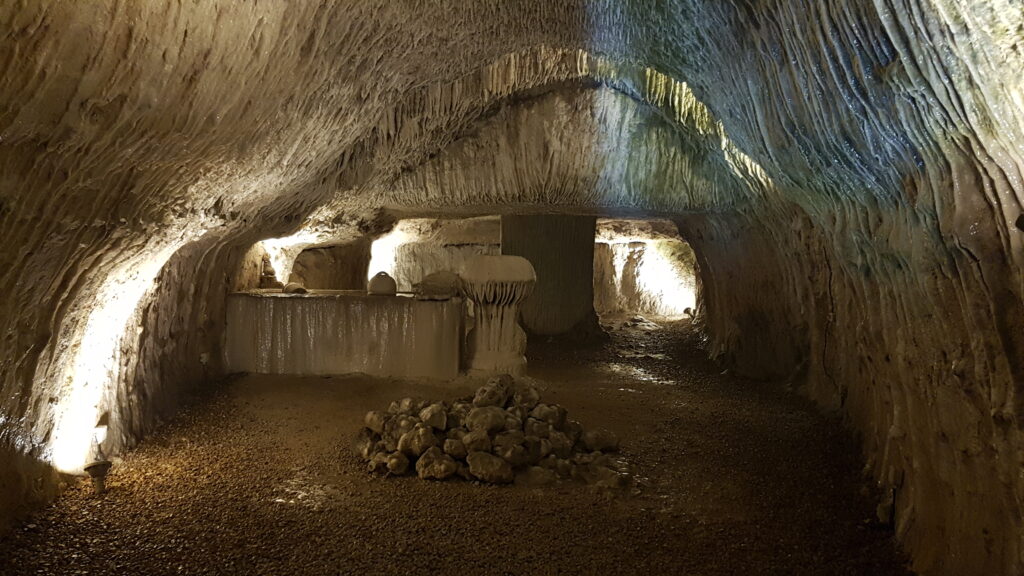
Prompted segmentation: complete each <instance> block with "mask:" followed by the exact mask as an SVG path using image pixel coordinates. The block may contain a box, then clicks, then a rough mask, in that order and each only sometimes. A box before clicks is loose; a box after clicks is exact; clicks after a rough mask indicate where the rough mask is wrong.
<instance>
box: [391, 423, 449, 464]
mask: <svg viewBox="0 0 1024 576" xmlns="http://www.w3.org/2000/svg"><path fill="white" fill-rule="evenodd" d="M438 444H439V442H438V439H437V436H435V435H434V431H433V430H432V429H431V428H430V427H429V426H427V425H425V424H417V425H416V427H415V428H413V429H412V430H410V431H409V432H406V433H405V434H403V435H402V437H401V438H400V439H399V440H398V451H399V452H401V453H402V454H405V455H406V456H409V457H411V458H418V457H419V456H420V455H421V454H423V453H424V452H426V451H427V450H429V449H430V448H433V447H435V446H437V445H438Z"/></svg>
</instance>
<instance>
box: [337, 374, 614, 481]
mask: <svg viewBox="0 0 1024 576" xmlns="http://www.w3.org/2000/svg"><path fill="white" fill-rule="evenodd" d="M365 424H366V427H365V428H363V429H362V430H361V431H360V432H359V434H358V436H357V437H356V438H355V440H354V441H353V449H354V450H355V452H356V454H357V455H358V456H359V457H360V458H362V459H363V460H365V461H366V462H367V463H368V467H369V470H370V472H373V473H379V474H386V475H395V476H402V475H406V474H412V473H414V472H415V474H416V475H418V476H419V477H420V478H422V479H425V480H426V479H430V480H445V479H448V478H454V477H459V478H463V479H466V480H477V481H481V482H487V483H490V484H508V483H511V482H513V481H515V482H517V483H523V484H527V485H544V484H550V483H552V482H556V481H558V480H575V481H578V482H583V483H586V484H589V485H593V486H596V487H599V488H625V487H628V486H629V485H630V484H631V483H632V476H631V474H630V472H629V466H628V464H627V463H626V462H625V460H624V459H622V458H621V457H619V456H617V455H615V453H617V452H618V449H619V439H618V437H616V435H615V434H613V433H612V432H609V431H608V430H603V429H593V430H585V429H584V428H583V426H582V425H581V424H580V423H579V422H577V421H575V420H572V419H570V418H569V417H568V412H567V411H566V409H565V408H563V407H562V406H559V405H557V404H545V403H543V402H541V397H540V393H539V392H538V390H537V387H536V386H535V385H534V384H533V383H532V382H530V381H528V380H527V379H519V380H516V379H513V378H512V377H511V376H509V375H502V376H497V377H494V378H491V379H490V380H488V381H487V383H486V384H485V385H483V386H481V387H480V388H479V389H478V390H477V391H476V394H475V395H474V396H472V397H465V398H461V399H458V400H455V401H454V402H451V403H449V402H443V401H442V402H431V401H428V400H420V399H414V398H403V399H402V400H399V401H397V402H392V403H391V406H389V407H388V409H387V411H377V410H374V411H371V412H368V413H367V414H366V419H365Z"/></svg>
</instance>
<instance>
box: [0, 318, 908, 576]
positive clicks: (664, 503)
mask: <svg viewBox="0 0 1024 576" xmlns="http://www.w3.org/2000/svg"><path fill="white" fill-rule="evenodd" d="M720 372H721V371H720V369H718V368H716V367H715V366H714V365H713V364H711V363H710V362H708V361H707V360H705V357H704V355H703V352H702V351H701V350H700V344H699V339H698V338H697V337H696V336H695V335H694V334H693V333H692V332H691V331H690V328H689V325H688V323H687V322H679V323H672V324H666V325H664V327H663V329H661V330H656V331H651V332H647V331H642V330H633V329H629V330H617V331H615V335H614V336H613V339H612V341H611V342H610V343H609V344H607V345H606V346H604V347H602V348H600V349H591V350H570V349H565V348H561V347H558V346H552V345H540V346H535V347H534V349H532V350H531V374H532V375H533V376H535V377H537V378H541V379H543V380H544V381H545V382H546V383H547V385H548V389H547V391H546V392H545V395H544V397H545V399H547V400H550V401H553V402H558V403H561V404H563V405H564V406H566V407H567V408H568V409H569V412H570V415H572V417H574V418H576V419H578V420H580V421H581V422H582V423H583V424H584V425H594V426H605V427H607V428H609V429H611V430H613V431H614V432H616V433H618V435H619V437H620V438H622V442H623V446H624V448H623V451H624V453H625V454H626V455H627V456H628V457H629V458H630V460H631V461H632V462H633V463H634V464H635V467H636V471H637V474H638V476H639V477H641V478H642V479H643V481H642V484H641V488H640V489H639V490H637V491H635V493H633V494H630V495H622V496H615V497H610V496H609V495H608V494H606V493H603V492H598V491H593V490H591V489H589V488H587V487H584V486H580V485H575V484H563V485H558V486H554V487H546V488H537V489H530V488H525V487H520V486H512V487H491V486H484V485H475V484H471V483H466V482H461V481H451V482H444V483H438V482H426V481H421V480H418V479H416V478H399V479H388V480H383V479H379V478H374V477H370V476H368V475H367V474H366V473H365V472H364V471H363V465H362V464H360V463H359V462H358V461H357V459H356V458H355V457H354V456H353V455H352V454H351V453H350V451H349V450H348V444H349V439H350V437H351V436H352V435H353V434H354V433H355V432H356V431H357V429H358V428H359V427H360V426H361V421H362V414H363V413H364V412H366V411H367V410H370V409H382V408H385V407H386V406H387V404H388V403H389V402H390V401H391V400H393V399H397V398H400V397H402V396H406V395H420V396H423V397H427V398H454V397H455V396H457V395H461V394H465V393H467V392H469V391H471V390H472V388H473V384H474V383H472V382H468V381H459V382H454V383H447V384H430V385H428V384H423V383H408V382H396V381H384V380H375V379H371V378H367V377H362V376H353V377H344V378H284V377H267V376H246V377H243V378H240V379H237V380H234V381H232V382H230V383H228V384H226V385H225V386H224V387H223V388H222V389H220V390H218V391H216V392H212V393H211V394H210V396H209V397H207V398H203V399H202V401H200V402H197V403H196V404H195V405H194V406H193V407H192V408H190V409H188V410H186V411H185V412H184V413H183V414H182V415H181V417H180V418H179V420H178V421H177V422H175V423H173V424H171V425H169V426H167V427H166V428H165V429H163V431H162V432H160V433H159V434H157V435H154V436H152V437H150V438H149V439H147V440H146V441H145V442H144V443H143V444H142V445H141V446H139V447H138V448H137V449H136V450H134V451H132V452H131V453H129V454H127V455H126V456H125V457H124V460H123V461H121V462H119V463H118V464H117V466H116V467H115V468H114V470H113V472H112V475H111V477H110V481H109V485H110V491H109V492H108V493H107V494H106V495H104V496H102V497H96V496H93V495H92V494H91V493H90V491H89V486H88V484H86V483H85V482H81V483H79V484H77V485H75V486H73V487H71V488H70V489H69V490H68V491H67V492H65V494H64V495H63V496H62V497H61V498H60V500H59V501H58V502H57V503H56V504H54V505H53V506H52V507H50V508H49V509H47V510H44V511H42V512H40V513H39V514H38V515H37V516H36V517H34V518H31V519H29V520H28V521H27V522H26V523H25V524H24V525H23V526H22V527H21V528H19V529H16V530H15V531H14V532H12V533H10V534H9V535H7V536H6V537H4V539H3V540H0V574H4V575H16V574H61V575H64V574H132V575H136V574H138V575H150V574H154V575H156V574H393V573H405V574H428V573H429V574H689V575H698V574H708V575H712V574H714V575H717V574H722V575H725V574H728V575H734V574H786V575H794V574H814V575H844V574H850V575H852V574H865V575H872V576H875V575H879V576H881V575H888V574H907V573H908V572H906V570H905V568H904V567H903V565H904V559H903V558H902V557H901V555H900V554H899V552H898V551H897V550H896V548H895V546H894V544H893V540H892V534H891V532H889V531H887V530H885V529H883V528H881V527H879V526H877V525H876V524H875V523H874V522H873V521H872V517H873V510H874V504H873V503H872V494H871V491H870V489H869V488H868V487H867V485H866V484H865V482H864V481H863V480H862V479H861V475H860V469H861V464H860V462H859V458H858V451H857V447H856V444H855V443H854V442H853V440H852V439H851V438H850V436H849V435H848V434H846V433H845V432H844V431H843V430H842V428H841V426H840V425H839V423H838V422H837V421H834V420H832V419H829V418H827V417H825V416H822V415H820V414H819V413H818V412H816V411H815V410H814V408H813V407H812V406H811V405H810V404H809V403H807V402H806V401H804V400H803V399H801V398H799V397H798V396H796V395H795V394H794V393H792V392H790V391H788V390H787V389H785V387H784V386H782V385H772V384H763V383H754V382H747V381H743V380H741V379H737V378H735V377H732V376H729V375H723V374H721V373H720Z"/></svg>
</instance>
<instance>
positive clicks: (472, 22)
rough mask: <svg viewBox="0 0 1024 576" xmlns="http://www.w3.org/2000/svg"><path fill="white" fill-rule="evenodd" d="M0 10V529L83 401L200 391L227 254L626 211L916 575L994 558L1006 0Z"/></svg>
mask: <svg viewBox="0 0 1024 576" xmlns="http://www.w3.org/2000/svg"><path fill="white" fill-rule="evenodd" d="M438 21H444V22H445V23H446V25H445V26H444V27H437V26H433V25H432V24H430V25H424V23H434V22H438ZM0 22H4V23H5V26H4V27H3V29H2V30H0V222H2V226H0V271H2V272H0V289H2V291H3V293H4V294H5V299H4V301H3V302H2V303H0V317H2V318H3V319H4V320H5V326H6V331H5V333H4V336H3V338H2V339H0V454H3V455H5V456H7V455H13V457H12V458H11V459H10V460H9V462H8V465H7V466H4V467H0V489H2V493H3V495H2V496H0V502H2V503H3V504H0V516H4V515H6V514H7V513H8V512H9V511H14V510H16V509H20V507H21V505H22V504H24V503H28V502H38V501H39V500H40V499H46V498H48V497H50V496H52V495H53V493H54V492H55V489H56V474H55V473H54V467H56V468H60V469H63V470H73V469H74V468H76V467H80V465H81V463H82V462H81V460H82V458H83V452H84V449H83V447H82V446H81V444H82V441H81V440H80V439H81V438H83V437H84V438H86V441H85V443H86V444H87V443H88V440H87V438H88V435H89V432H90V430H91V429H92V427H93V426H94V425H95V422H96V418H97V417H98V416H99V415H100V413H101V412H102V411H104V410H109V411H112V416H111V417H112V419H113V420H114V421H116V425H113V426H112V430H111V432H112V433H111V440H109V442H110V443H111V446H110V448H111V449H115V445H128V444H130V443H131V442H133V441H136V440H137V439H138V438H139V437H141V435H142V434H144V433H145V432H146V430H148V429H151V427H152V426H155V425H157V423H158V422H159V419H160V417H161V416H162V415H164V414H166V413H169V412H171V411H173V406H174V404H175V402H176V399H177V398H178V397H179V396H180V395H181V394H182V393H184V392H185V391H187V390H189V389H191V388H192V387H194V386H196V385H200V384H201V383H202V382H204V381H207V380H211V379H214V378H216V377H217V375H218V371H219V370H220V369H221V368H220V367H219V366H218V364H217V362H218V361H217V358H219V354H218V353H217V352H218V350H217V347H218V345H219V344H218V337H217V335H216V334H215V333H216V332H217V331H218V326H219V323H220V322H221V320H220V318H222V309H223V306H222V295H219V294H220V293H222V292H224V291H226V289H227V288H229V286H228V285H227V284H228V281H227V280H226V275H227V274H232V275H233V274H235V272H236V271H237V270H238V269H239V267H240V266H242V263H243V262H247V263H251V260H250V259H249V257H248V256H246V250H248V249H249V247H250V246H251V245H252V244H253V243H254V242H256V241H257V240H262V239H266V238H280V237H292V236H293V235H296V234H306V236H302V237H301V238H306V240H301V241H300V242H299V243H301V242H308V243H309V245H313V244H316V243H318V242H320V241H321V239H322V238H321V233H323V234H327V233H328V232H329V233H330V234H332V235H333V236H334V239H335V240H338V237H339V236H343V238H341V239H340V240H338V241H348V240H351V239H354V238H356V237H359V236H363V235H371V231H372V230H375V229H376V227H377V226H378V224H379V222H377V221H376V218H377V216H378V215H379V212H378V211H379V210H380V209H382V208H386V209H389V210H395V211H397V212H400V213H402V214H405V215H409V214H413V215H415V214H421V215H433V216H437V215H446V216H451V215H455V214H460V215H476V214H488V213H489V214H499V213H551V212H561V213H564V214H582V215H590V216H598V215H605V214H611V215H615V216H619V217H626V216H633V217H636V216H658V217H671V218H675V219H677V221H678V222H679V223H680V230H681V232H682V233H683V234H684V236H685V237H686V240H687V241H688V242H689V243H690V244H691V246H692V247H693V248H694V250H695V252H696V256H697V260H698V263H699V267H700V270H701V274H702V282H703V285H704V290H703V291H702V293H701V300H702V304H701V306H702V308H703V309H704V314H703V316H704V318H703V322H704V323H705V326H706V330H707V332H708V336H709V342H710V344H711V347H712V349H713V350H714V351H715V353H716V354H718V355H719V356H720V357H722V358H723V360H724V361H726V362H729V363H731V364H732V365H733V366H734V367H735V369H737V370H740V371H742V372H744V373H748V374H751V375H755V376H761V377H764V376H773V377H776V376H781V377H790V376H792V375H794V374H795V375H804V377H805V379H806V385H805V388H806V390H807V392H808V394H809V395H810V396H811V397H813V398H814V399H815V400H816V401H818V402H819V403H820V404H821V405H822V406H823V407H825V408H827V409H837V410H839V411H840V413H841V414H843V416H844V418H845V419H846V420H847V421H848V422H849V423H850V425H851V426H852V427H853V428H854V429H855V430H857V431H858V432H859V433H860V435H861V436H862V438H863V440H864V449H865V455H866V459H867V461H868V464H869V470H870V471H871V473H872V474H873V476H874V477H875V478H877V479H878V480H880V481H881V482H882V483H883V485H884V486H886V487H887V488H889V489H890V490H891V491H892V493H893V494H894V505H893V506H892V508H893V510H894V518H895V524H896V527H897V534H898V535H899V537H900V538H901V539H902V541H903V542H904V544H905V545H906V547H907V549H908V551H909V552H910V553H911V555H912V557H913V565H914V567H915V568H916V569H918V570H919V571H920V572H921V573H924V574H940V575H958V576H959V575H975V574H977V575H982V574H984V575H990V574H1001V575H1010V574H1019V573H1021V572H1024V550H1022V535H1024V527H1022V525H1021V517H1022V512H1024V511H1022V504H1021V503H1022V501H1024V479H1022V475H1021V466H1022V462H1021V456H1020V455H1021V454H1022V452H1024V438H1022V437H1021V432H1020V428H1021V424H1020V418H1021V412H1022V409H1024V405H1022V404H1024V400H1022V397H1024V393H1022V390H1021V386H1022V383H1024V330H1022V329H1021V327H1022V325H1024V305H1022V295H1024V274H1022V263H1024V235H1022V233H1021V230H1022V227H1024V225H1022V224H1020V222H1021V220H1020V215H1021V213H1022V207H1024V184H1022V180H1024V179H1022V173H1024V170H1022V167H1024V149H1022V148H1021V142H1024V112H1022V110H1024V89H1022V86H1021V83H1020V78H1021V75H1020V74H1018V73H1015V72H1016V71H1019V70H1022V69H1024V26H1022V24H1024V13H1022V11H1021V8H1020V3H1019V2H1017V1H1016V0H985V1H976V0H870V1H863V2H860V1H849V0H845V1H842V0H841V1H836V2H816V1H814V0H767V1H764V2H748V1H740V0H677V1H670V2H664V3H658V4H657V5H656V6H652V5H650V4H647V3H641V2H625V1H621V0H608V1H604V2H601V1H598V2H585V3H584V2H575V1H572V0H536V1H526V2H518V3H515V4H514V5H513V4H503V3H497V4H495V3H484V2H480V3H461V2H459V3H455V2H451V3H450V2H443V1H442V2H437V3H395V2H385V1H379V2H375V1H365V2H363V1H360V2H342V1H329V0H324V1H322V2H313V1H311V2H302V3H288V4H285V3H268V2H263V3H239V2H228V1H211V2H203V3H186V4H181V3H173V2H159V1H154V2H144V3H141V2H122V3H89V2H62V1H57V0H37V1H34V2H8V3H3V4H0ZM708 31H713V32H710V33H709V32H708ZM597 54H600V55H601V56H600V57H599V56H596V55H597ZM341 228H343V229H344V232H340V233H339V232H337V230H339V229H341ZM244 268H245V269H249V268H251V266H249V264H246V266H245V267H244ZM242 276H245V274H242ZM751 287H754V288H756V289H752V288H751ZM752 385H753V384H752ZM69 439H73V440H69ZM86 448H87V446H86ZM76 461H77V462H76Z"/></svg>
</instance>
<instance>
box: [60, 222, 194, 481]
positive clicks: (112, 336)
mask: <svg viewBox="0 0 1024 576" xmlns="http://www.w3.org/2000/svg"><path fill="white" fill-rule="evenodd" d="M204 232H205V231H198V232H195V233H193V234H186V235H183V236H182V238H181V239H180V240H179V241H177V242H174V243H172V244H171V245H169V246H166V247H164V248H162V249H160V250H158V251H157V253H156V254H155V255H153V256H151V257H149V258H147V259H146V260H145V261H142V262H139V261H133V262H131V263H130V264H125V265H124V266H122V267H120V268H119V269H118V270H116V271H115V272H113V273H112V274H110V275H109V276H108V279H107V281H106V283H105V284H104V285H103V286H102V288H101V289H100V290H99V293H98V294H96V297H95V299H94V300H93V304H92V306H91V311H90V312H89V316H88V319H87V320H86V322H85V328H84V329H83V330H82V331H81V332H79V333H78V338H77V342H74V343H73V346H75V352H74V360H73V361H72V362H71V363H70V368H69V369H68V370H67V371H66V372H65V373H64V375H63V378H64V379H65V380H66V382H67V384H66V390H67V392H66V393H64V394H63V395H62V397H61V400H60V404H59V405H58V408H57V412H56V425H55V427H54V432H53V436H52V440H51V442H50V445H49V450H48V452H49V460H50V462H51V463H52V464H53V466H54V467H55V468H56V469H57V470H59V471H61V472H65V473H72V474H74V473H81V472H82V467H83V466H84V465H85V464H86V462H87V461H88V458H89V457H90V455H91V451H92V446H93V442H94V441H97V442H100V440H98V437H99V434H100V433H101V432H100V430H99V429H98V426H100V427H102V428H103V430H102V435H103V438H104V439H106V426H105V425H101V424H100V423H99V418H100V414H101V413H102V410H101V404H102V402H103V399H104V396H105V395H106V393H107V391H108V390H109V387H110V384H111V383H112V382H116V381H117V378H118V376H119V373H120V370H121V362H122V353H123V352H124V353H131V351H127V350H124V349H123V343H124V342H123V341H124V337H125V336H126V335H127V336H129V338H130V337H134V336H136V335H137V334H138V330H139V329H140V328H139V326H138V325H137V324H138V323H139V319H138V318H137V317H136V315H137V314H138V312H139V304H140V303H141V302H142V300H143V298H144V297H145V296H146V294H147V293H148V292H149V291H150V290H152V289H153V287H154V280H155V279H156V277H157V275H158V274H159V273H160V270H161V269H162V268H163V266H164V264H165V263H166V262H167V260H168V259H170V257H171V256H172V255H173V254H174V252H176V251H177V250H178V248H180V247H181V246H183V245H185V244H186V243H187V242H188V241H191V240H194V239H195V238H198V237H199V236H201V235H202V234H203V233H204ZM133 317H135V321H134V324H135V326H134V329H132V328H133V326H131V324H132V319H133Z"/></svg>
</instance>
